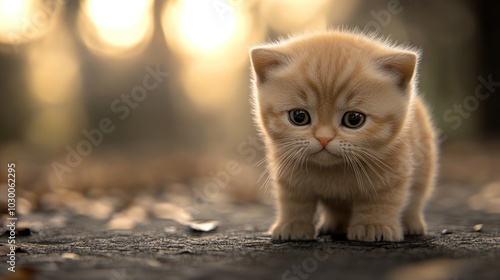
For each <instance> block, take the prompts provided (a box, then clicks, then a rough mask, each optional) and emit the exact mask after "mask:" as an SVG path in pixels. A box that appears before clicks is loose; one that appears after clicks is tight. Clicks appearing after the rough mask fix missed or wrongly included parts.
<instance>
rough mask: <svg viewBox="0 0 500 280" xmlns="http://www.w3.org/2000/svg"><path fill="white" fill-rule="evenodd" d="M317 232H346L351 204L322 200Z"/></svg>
mask: <svg viewBox="0 0 500 280" xmlns="http://www.w3.org/2000/svg"><path fill="white" fill-rule="evenodd" d="M322 205H323V213H322V214H321V222H320V225H321V227H320V229H319V234H320V235H323V234H346V233H347V227H348V226H349V219H350V218H351V206H350V205H348V204H341V203H339V202H335V201H323V202H322Z"/></svg>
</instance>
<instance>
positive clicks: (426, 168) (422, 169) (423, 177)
mask: <svg viewBox="0 0 500 280" xmlns="http://www.w3.org/2000/svg"><path fill="white" fill-rule="evenodd" d="M434 176H435V167H434V165H433V164H432V162H429V161H427V162H424V163H423V164H421V165H419V166H418V167H417V169H416V170H415V181H414V182H413V186H412V188H411V190H410V192H411V195H410V198H409V201H408V205H407V206H406V208H405V211H404V212H403V224H404V226H405V230H406V233H407V234H412V235H421V234H426V233H427V226H426V224H425V220H424V216H423V210H424V206H425V201H426V200H427V198H428V197H429V194H430V192H431V191H432V186H433V184H434Z"/></svg>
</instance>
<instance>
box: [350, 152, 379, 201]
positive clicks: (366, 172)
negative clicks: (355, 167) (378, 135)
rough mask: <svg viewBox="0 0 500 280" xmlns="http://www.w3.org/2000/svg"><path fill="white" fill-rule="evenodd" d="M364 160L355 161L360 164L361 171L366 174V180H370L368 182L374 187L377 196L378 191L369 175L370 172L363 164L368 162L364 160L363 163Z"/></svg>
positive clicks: (356, 158) (357, 159)
mask: <svg viewBox="0 0 500 280" xmlns="http://www.w3.org/2000/svg"><path fill="white" fill-rule="evenodd" d="M362 159H363V158H358V157H355V160H356V161H357V162H358V163H359V166H360V167H361V170H362V171H363V173H364V174H365V176H366V178H367V179H368V181H369V182H370V184H371V185H372V189H373V192H375V195H377V189H376V188H375V185H374V184H373V181H372V179H371V178H370V175H369V174H368V171H367V170H366V168H365V167H364V166H363V162H365V163H366V161H364V160H363V162H361V160H362Z"/></svg>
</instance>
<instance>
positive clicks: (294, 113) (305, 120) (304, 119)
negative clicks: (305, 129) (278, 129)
mask: <svg viewBox="0 0 500 280" xmlns="http://www.w3.org/2000/svg"><path fill="white" fill-rule="evenodd" d="M288 119H289V120H290V122H291V123H292V124H294V125H298V126H302V125H308V124H310V123H311V117H310V116H309V113H308V112H307V111H306V110H302V109H293V110H290V112H288Z"/></svg>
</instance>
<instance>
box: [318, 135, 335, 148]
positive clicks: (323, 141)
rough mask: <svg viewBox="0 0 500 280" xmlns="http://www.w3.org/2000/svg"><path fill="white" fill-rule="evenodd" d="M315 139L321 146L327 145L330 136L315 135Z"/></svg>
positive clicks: (330, 139)
mask: <svg viewBox="0 0 500 280" xmlns="http://www.w3.org/2000/svg"><path fill="white" fill-rule="evenodd" d="M316 139H318V141H319V143H320V144H321V146H323V148H324V147H326V145H328V142H330V141H332V139H333V138H332V137H316Z"/></svg>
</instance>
